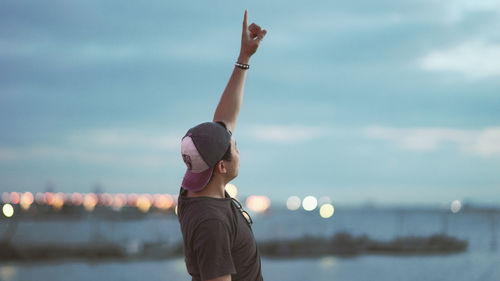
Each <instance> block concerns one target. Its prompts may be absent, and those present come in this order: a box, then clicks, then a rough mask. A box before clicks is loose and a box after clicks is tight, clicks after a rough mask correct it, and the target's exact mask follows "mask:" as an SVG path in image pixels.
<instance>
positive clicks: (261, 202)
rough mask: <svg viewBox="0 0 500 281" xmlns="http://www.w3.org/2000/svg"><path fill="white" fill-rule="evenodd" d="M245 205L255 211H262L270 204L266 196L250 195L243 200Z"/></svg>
mask: <svg viewBox="0 0 500 281" xmlns="http://www.w3.org/2000/svg"><path fill="white" fill-rule="evenodd" d="M245 205H246V206H247V208H248V209H250V210H251V211H254V212H256V213H260V212H264V211H266V210H267V209H269V206H271V200H269V198H268V197H267V196H259V195H251V196H248V198H247V200H246V201H245Z"/></svg>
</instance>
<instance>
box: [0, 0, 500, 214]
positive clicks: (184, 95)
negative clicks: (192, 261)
mask: <svg viewBox="0 0 500 281" xmlns="http://www.w3.org/2000/svg"><path fill="white" fill-rule="evenodd" d="M0 5H1V6H0V132H1V134H0V191H31V192H38V191H46V190H47V189H48V188H49V187H50V188H52V189H53V190H54V191H62V192H75V191H76V192H91V191H93V190H95V188H96V186H99V187H100V188H101V190H103V191H105V192H111V193H119V192H120V193H121V192H126V193H132V192H135V193H177V192H178V190H179V186H180V182H181V181H182V177H183V174H184V172H185V169H186V167H185V164H184V163H183V161H182V158H181V155H180V140H181V138H182V136H183V135H184V134H185V132H186V131H187V130H188V129H189V128H190V127H193V126H195V125H196V124H198V123H201V122H205V121H210V120H211V119H212V117H213V112H214V110H215V107H216V106H217V102H218V100H219V97H220V95H221V93H222V91H223V90H224V87H225V85H226V83H227V80H228V78H229V76H230V74H231V71H232V69H233V64H234V62H235V61H236V58H237V56H238V52H239V44H240V41H239V40H240V36H241V22H242V18H243V13H244V10H245V9H248V14H249V22H256V23H257V24H259V25H261V26H262V27H263V28H265V29H267V30H268V34H267V35H266V38H265V39H264V41H263V42H262V44H261V46H260V48H259V50H258V52H257V53H256V54H255V55H254V56H253V57H252V60H251V61H250V65H251V68H250V69H249V71H248V75H247V81H246V88H245V96H244V100H243V106H242V110H241V113H240V116H239V120H238V124H237V127H236V130H235V132H234V137H235V139H236V141H237V143H238V148H239V150H240V173H239V176H238V178H236V179H235V180H234V181H233V183H234V184H235V185H236V186H237V187H238V188H239V193H240V195H243V196H244V195H251V194H256V195H266V196H268V197H270V198H271V199H272V200H273V201H279V202H284V201H285V200H286V198H288V197H289V196H291V195H297V196H299V197H304V196H306V195H314V196H318V197H321V196H329V197H330V198H331V200H332V202H334V203H341V204H344V203H345V204H364V203H367V202H368V203H375V204H417V205H418V204H449V203H450V202H451V201H453V200H463V201H466V202H474V203H481V204H482V203H484V204H500V95H499V91H500V63H499V62H500V33H498V30H500V0H496V1H493V0H483V1H472V0H453V1H452V0H420V1H400V0H383V1H375V2H373V1H368V2H367V1H360V0H354V1H314V2H310V1H309V2H305V1H283V0H278V1H272V2H269V1H184V2H183V1H180V2H179V1H147V2H137V1H104V2H103V1H96V0H86V1H81V0H77V1H70V2H68V1H62V0H59V1H51V2H50V3H47V2H40V1H32V0H31V1H12V0H6V1H2V4H0Z"/></svg>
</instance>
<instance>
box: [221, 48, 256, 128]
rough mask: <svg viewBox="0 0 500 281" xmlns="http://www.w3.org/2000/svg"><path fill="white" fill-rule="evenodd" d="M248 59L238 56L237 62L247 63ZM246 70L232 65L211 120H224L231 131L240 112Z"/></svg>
mask: <svg viewBox="0 0 500 281" xmlns="http://www.w3.org/2000/svg"><path fill="white" fill-rule="evenodd" d="M249 60H250V58H248V57H245V56H240V57H239V58H238V62H239V63H244V64H248V62H249ZM246 72H247V70H245V69H241V68H239V67H236V66H235V67H234V69H233V73H232V74H231V77H230V78H229V82H228V83H227V85H226V88H225V89H224V92H223V93H222V96H221V98H220V101H219V104H218V105H217V108H216V110H215V114H214V120H213V121H222V122H224V123H225V124H226V126H227V128H228V129H229V130H230V131H231V132H234V129H235V127H236V121H237V120H238V115H239V113H240V109H241V104H242V101H243V92H244V89H245V80H246Z"/></svg>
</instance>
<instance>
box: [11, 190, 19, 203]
mask: <svg viewBox="0 0 500 281" xmlns="http://www.w3.org/2000/svg"><path fill="white" fill-rule="evenodd" d="M19 199H20V196H19V193H17V192H12V193H11V194H10V198H9V200H10V203H12V204H19Z"/></svg>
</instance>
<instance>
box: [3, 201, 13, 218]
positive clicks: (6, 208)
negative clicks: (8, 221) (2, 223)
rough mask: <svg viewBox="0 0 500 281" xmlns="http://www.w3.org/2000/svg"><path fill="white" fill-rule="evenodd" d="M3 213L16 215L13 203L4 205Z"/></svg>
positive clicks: (10, 215)
mask: <svg viewBox="0 0 500 281" xmlns="http://www.w3.org/2000/svg"><path fill="white" fill-rule="evenodd" d="M2 212H3V215H4V216H6V217H8V218H10V217H12V216H13V215H14V207H12V205H11V204H5V205H3V207H2Z"/></svg>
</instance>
